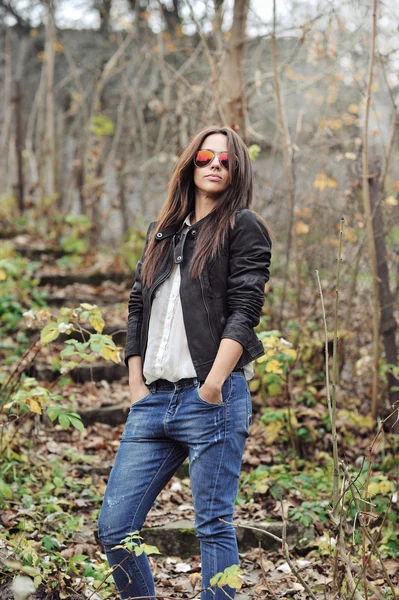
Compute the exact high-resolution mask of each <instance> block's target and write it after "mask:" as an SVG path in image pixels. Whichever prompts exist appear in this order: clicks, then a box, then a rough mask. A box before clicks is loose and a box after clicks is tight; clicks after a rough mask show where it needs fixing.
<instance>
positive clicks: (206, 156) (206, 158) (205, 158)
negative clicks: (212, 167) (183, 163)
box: [195, 150, 215, 167]
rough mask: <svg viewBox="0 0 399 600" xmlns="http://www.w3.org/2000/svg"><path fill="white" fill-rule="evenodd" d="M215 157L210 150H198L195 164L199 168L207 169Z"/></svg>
mask: <svg viewBox="0 0 399 600" xmlns="http://www.w3.org/2000/svg"><path fill="white" fill-rule="evenodd" d="M214 156H215V155H214V154H213V152H210V151H209V150H198V152H197V154H196V155H195V164H196V165H197V167H206V165H209V163H210V162H211V160H212V159H213V157H214Z"/></svg>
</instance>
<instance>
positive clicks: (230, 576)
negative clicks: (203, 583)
mask: <svg viewBox="0 0 399 600" xmlns="http://www.w3.org/2000/svg"><path fill="white" fill-rule="evenodd" d="M240 575H243V570H242V569H241V568H240V566H239V565H231V566H230V567H226V568H225V570H224V571H223V572H221V573H216V575H214V576H213V577H212V578H211V580H210V582H209V583H210V584H211V586H214V585H216V587H218V588H221V587H223V586H225V585H229V586H230V587H232V588H235V589H236V590H239V589H240V588H241V587H242V580H241V579H240V577H239V576H240Z"/></svg>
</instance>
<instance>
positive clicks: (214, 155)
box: [193, 148, 238, 171]
mask: <svg viewBox="0 0 399 600" xmlns="http://www.w3.org/2000/svg"><path fill="white" fill-rule="evenodd" d="M198 152H212V154H213V157H212V158H211V160H210V162H208V163H206V165H197V163H196V160H195V159H196V155H197V154H198ZM221 154H227V156H228V154H229V153H228V151H227V150H223V152H215V151H214V150H211V149H210V148H201V150H197V151H196V153H195V155H194V159H193V162H194V164H195V166H196V167H197V168H198V169H203V168H205V167H208V166H209V165H211V164H212V162H213V161H214V160H215V157H216V156H217V157H218V158H219V156H220V155H221ZM234 156H235V157H236V163H235V167H234V168H235V169H237V167H238V156H237V154H234ZM227 160H229V159H228V158H227ZM219 164H220V165H221V166H222V167H223V169H226V171H228V168H226V167H225V166H224V165H223V164H222V162H221V161H220V160H219Z"/></svg>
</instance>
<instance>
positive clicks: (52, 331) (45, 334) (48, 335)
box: [40, 323, 60, 346]
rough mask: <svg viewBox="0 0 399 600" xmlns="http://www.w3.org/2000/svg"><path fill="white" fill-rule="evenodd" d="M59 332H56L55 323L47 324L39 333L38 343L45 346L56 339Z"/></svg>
mask: <svg viewBox="0 0 399 600" xmlns="http://www.w3.org/2000/svg"><path fill="white" fill-rule="evenodd" d="M59 335H60V332H59V331H58V328H57V324H56V323H47V325H46V326H45V327H43V329H42V330H41V332H40V341H41V343H42V344H43V346H45V345H46V344H49V343H50V342H53V341H54V340H56V339H57V338H58V336H59Z"/></svg>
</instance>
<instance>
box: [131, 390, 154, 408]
mask: <svg viewBox="0 0 399 600" xmlns="http://www.w3.org/2000/svg"><path fill="white" fill-rule="evenodd" d="M150 396H152V392H148V394H147V395H146V396H144V398H140V400H136V402H133V403H132V404H131V405H130V410H132V408H133V407H134V406H137V404H141V403H142V402H145V401H146V400H147V399H148V398H149V397H150Z"/></svg>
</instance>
